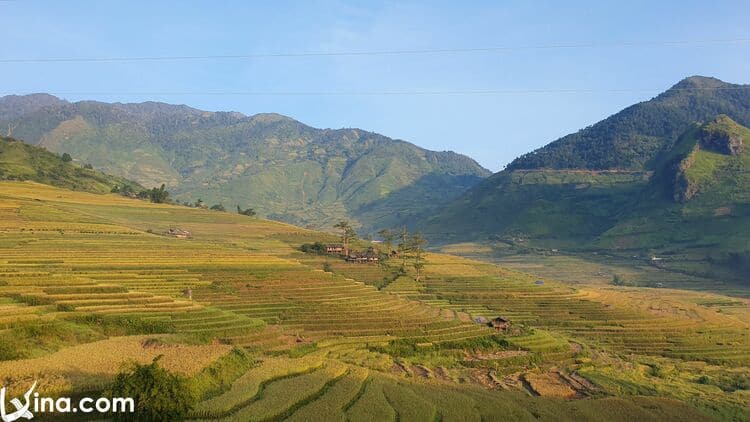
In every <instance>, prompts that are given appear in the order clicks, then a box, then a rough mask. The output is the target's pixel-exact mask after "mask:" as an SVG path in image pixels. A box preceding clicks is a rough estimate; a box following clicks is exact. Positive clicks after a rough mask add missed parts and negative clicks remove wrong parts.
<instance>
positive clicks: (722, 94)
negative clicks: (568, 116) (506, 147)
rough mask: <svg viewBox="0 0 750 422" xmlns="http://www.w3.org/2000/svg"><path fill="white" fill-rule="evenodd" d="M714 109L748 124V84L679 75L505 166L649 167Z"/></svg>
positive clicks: (573, 167)
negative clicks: (657, 91)
mask: <svg viewBox="0 0 750 422" xmlns="http://www.w3.org/2000/svg"><path fill="white" fill-rule="evenodd" d="M730 88H731V89H730ZM735 88H736V89H735ZM743 88H747V89H743ZM717 114H727V115H729V116H731V117H732V118H733V119H734V120H736V121H737V122H738V123H740V124H742V125H745V126H747V125H749V124H750V85H735V84H730V83H727V82H724V81H721V80H719V79H716V78H711V77H706V76H691V77H688V78H685V79H683V80H681V81H680V82H678V83H677V84H675V85H674V86H672V87H671V88H670V89H668V90H667V91H665V92H663V93H661V94H660V95H658V96H656V97H655V98H653V99H651V100H649V101H644V102H641V103H638V104H634V105H632V106H630V107H627V108H625V109H624V110H622V111H620V112H618V113H616V114H613V115H612V116H610V117H608V118H606V119H604V120H601V121H599V122H597V123H595V124H594V125H592V126H589V127H587V128H585V129H582V130H580V131H578V132H576V133H572V134H569V135H567V136H564V137H562V138H560V139H558V140H556V141H554V142H552V143H550V144H548V145H546V146H544V147H542V148H539V149H537V150H535V151H532V152H530V153H528V154H525V155H523V156H521V157H519V158H517V159H515V160H514V161H513V162H511V163H510V164H509V165H508V167H507V168H508V169H510V170H519V169H542V168H549V169H584V170H616V169H627V170H651V169H652V166H653V165H654V163H655V161H654V160H655V158H656V157H657V156H658V154H659V153H660V152H661V151H662V150H663V149H664V148H668V147H669V146H670V145H672V144H673V143H674V142H675V141H676V140H677V138H678V137H679V136H680V135H681V134H682V133H683V132H684V131H685V130H686V129H687V128H688V127H689V126H690V125H691V124H693V123H694V122H705V121H708V120H710V119H713V118H714V117H715V116H716V115H717Z"/></svg>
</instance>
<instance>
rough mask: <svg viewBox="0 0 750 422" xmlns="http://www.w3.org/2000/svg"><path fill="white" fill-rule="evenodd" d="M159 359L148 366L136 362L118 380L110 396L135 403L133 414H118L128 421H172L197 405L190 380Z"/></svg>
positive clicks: (116, 415) (120, 418)
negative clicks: (161, 363)
mask: <svg viewBox="0 0 750 422" xmlns="http://www.w3.org/2000/svg"><path fill="white" fill-rule="evenodd" d="M160 358H161V356H158V357H157V358H156V359H154V361H153V362H151V363H150V364H147V365H140V364H137V363H133V364H132V365H130V366H129V367H126V368H125V369H124V370H123V371H122V372H120V373H119V374H118V375H117V377H116V378H115V382H114V384H113V385H112V387H111V388H110V389H109V391H108V394H107V395H108V396H109V397H129V398H133V400H134V401H135V412H134V413H117V414H114V415H113V416H114V418H115V419H117V420H126V421H173V420H181V419H183V418H185V417H186V416H187V415H188V413H189V412H190V410H192V409H193V407H194V406H195V403H196V402H197V397H196V395H195V393H194V392H193V390H192V388H191V386H190V383H189V382H188V379H187V378H186V377H184V376H181V375H177V374H173V373H171V372H169V371H167V370H166V369H164V368H162V367H161V366H160V365H159V359H160Z"/></svg>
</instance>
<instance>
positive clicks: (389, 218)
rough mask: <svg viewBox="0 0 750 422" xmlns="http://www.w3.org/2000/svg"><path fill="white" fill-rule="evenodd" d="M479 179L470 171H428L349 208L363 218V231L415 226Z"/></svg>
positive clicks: (359, 218) (360, 218)
mask: <svg viewBox="0 0 750 422" xmlns="http://www.w3.org/2000/svg"><path fill="white" fill-rule="evenodd" d="M482 180H483V178H481V177H479V176H473V175H447V174H438V173H430V174H427V175H425V176H422V177H421V178H419V179H417V180H416V181H415V182H414V183H412V184H410V185H408V186H406V187H403V188H401V189H398V190H395V191H393V192H391V193H389V194H388V196H386V197H385V198H382V199H379V200H376V201H373V202H370V203H368V204H366V205H364V206H361V207H359V208H357V209H354V210H350V212H351V214H352V215H353V216H354V217H355V218H357V219H358V220H359V221H361V222H363V224H364V226H363V231H365V232H368V231H371V232H374V231H377V230H379V229H382V228H393V227H396V226H399V227H400V226H404V225H406V226H407V227H414V226H416V225H418V224H419V223H420V222H421V221H423V220H425V219H427V218H429V217H430V216H431V215H433V214H434V212H435V211H436V210H437V209H438V208H440V207H441V206H443V205H445V204H446V203H448V202H450V201H451V200H453V199H456V198H458V197H459V196H461V195H462V194H463V193H464V192H465V191H466V190H467V189H469V188H470V187H472V186H474V185H476V184H477V183H479V182H480V181H482Z"/></svg>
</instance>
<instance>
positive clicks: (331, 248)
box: [326, 243, 344, 254]
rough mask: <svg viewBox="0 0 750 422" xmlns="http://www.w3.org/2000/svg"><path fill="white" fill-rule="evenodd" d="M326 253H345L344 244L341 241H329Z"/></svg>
mask: <svg viewBox="0 0 750 422" xmlns="http://www.w3.org/2000/svg"><path fill="white" fill-rule="evenodd" d="M326 253H335V254H343V253H344V245H342V244H340V243H329V244H328V245H326Z"/></svg>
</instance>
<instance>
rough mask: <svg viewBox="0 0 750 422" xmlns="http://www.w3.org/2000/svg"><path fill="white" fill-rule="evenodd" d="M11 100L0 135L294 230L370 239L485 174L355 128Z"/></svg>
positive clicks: (174, 109)
mask: <svg viewBox="0 0 750 422" xmlns="http://www.w3.org/2000/svg"><path fill="white" fill-rule="evenodd" d="M8 98H9V97H4V98H0V127H8V128H10V129H12V134H13V135H14V136H15V137H17V138H20V139H24V140H26V141H28V142H30V143H33V144H38V145H41V146H44V147H45V148H47V149H49V150H51V151H54V152H58V153H62V152H68V153H70V154H71V155H73V156H75V157H79V158H80V159H81V160H83V161H86V162H89V163H91V164H93V165H94V166H96V167H97V168H101V169H103V170H104V171H107V172H109V173H112V174H117V175H120V176H123V177H128V178H131V179H133V180H137V181H138V182H140V183H142V184H143V185H144V186H147V187H150V186H157V185H160V184H161V183H166V184H167V186H168V188H169V190H170V191H171V192H172V193H173V195H174V197H176V198H177V199H185V200H196V199H198V198H200V199H203V201H205V202H206V203H209V204H213V203H222V204H224V205H225V206H226V207H228V208H234V206H235V205H240V206H242V207H243V208H244V207H247V206H251V207H253V208H255V209H256V210H258V211H259V212H260V213H261V214H262V215H264V216H267V217H271V218H274V219H279V220H284V221H288V222H291V223H294V224H298V225H305V226H313V227H320V228H330V226H331V225H332V224H333V222H335V221H337V220H338V219H341V218H351V219H353V220H355V223H359V224H360V225H362V226H363V230H372V229H373V228H374V226H373V224H374V225H375V227H376V226H377V224H391V223H396V222H400V221H402V220H405V219H408V218H409V217H410V216H413V215H415V214H417V213H424V212H431V211H432V210H434V209H436V207H438V206H440V205H441V204H443V203H445V202H446V201H448V200H450V199H454V198H455V197H457V196H458V195H460V194H461V193H462V192H463V191H464V190H465V189H467V188H468V187H470V186H473V185H474V184H475V183H477V182H478V181H480V180H481V179H482V178H484V177H486V176H488V175H489V174H490V173H489V172H488V171H487V170H485V169H484V168H482V167H481V166H479V165H478V164H477V163H476V162H475V161H473V160H471V159H470V158H468V157H465V156H462V155H459V154H456V153H452V152H433V151H428V150H425V149H422V148H419V147H417V146H415V145H413V144H410V143H408V142H404V141H399V140H393V139H390V138H387V137H385V136H382V135H378V134H375V133H371V132H366V131H363V130H360V129H339V130H332V129H316V128H312V127H309V126H306V125H304V124H302V123H300V122H298V121H296V120H293V119H290V118H288V117H285V116H281V115H278V114H257V115H254V116H245V115H242V114H240V113H223V112H219V113H213V112H205V111H201V110H196V109H193V108H190V107H186V106H176V105H169V104H162V103H152V102H147V103H141V104H119V103H116V104H107V103H99V102H91V101H84V102H78V103H68V102H62V103H55V102H54V101H52V102H50V101H49V97H47V96H43V97H42V98H43V99H44V100H45V103H44V104H43V105H40V106H38V107H31V106H28V105H27V106H26V107H25V110H26V112H24V113H21V114H19V113H18V112H16V113H8V112H6V113H5V114H3V113H2V112H1V111H2V110H4V109H3V107H2V104H3V103H4V102H7V101H8ZM21 99H22V97H13V98H12V100H13V101H14V102H16V103H18V102H20V101H21ZM26 102H33V101H26ZM6 109H7V107H6ZM435 181H440V183H436V182H435ZM406 192H408V197H406V198H404V193H406ZM399 195H400V196H399ZM399 198H401V199H399ZM371 222H375V223H371ZM380 227H382V226H380Z"/></svg>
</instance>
